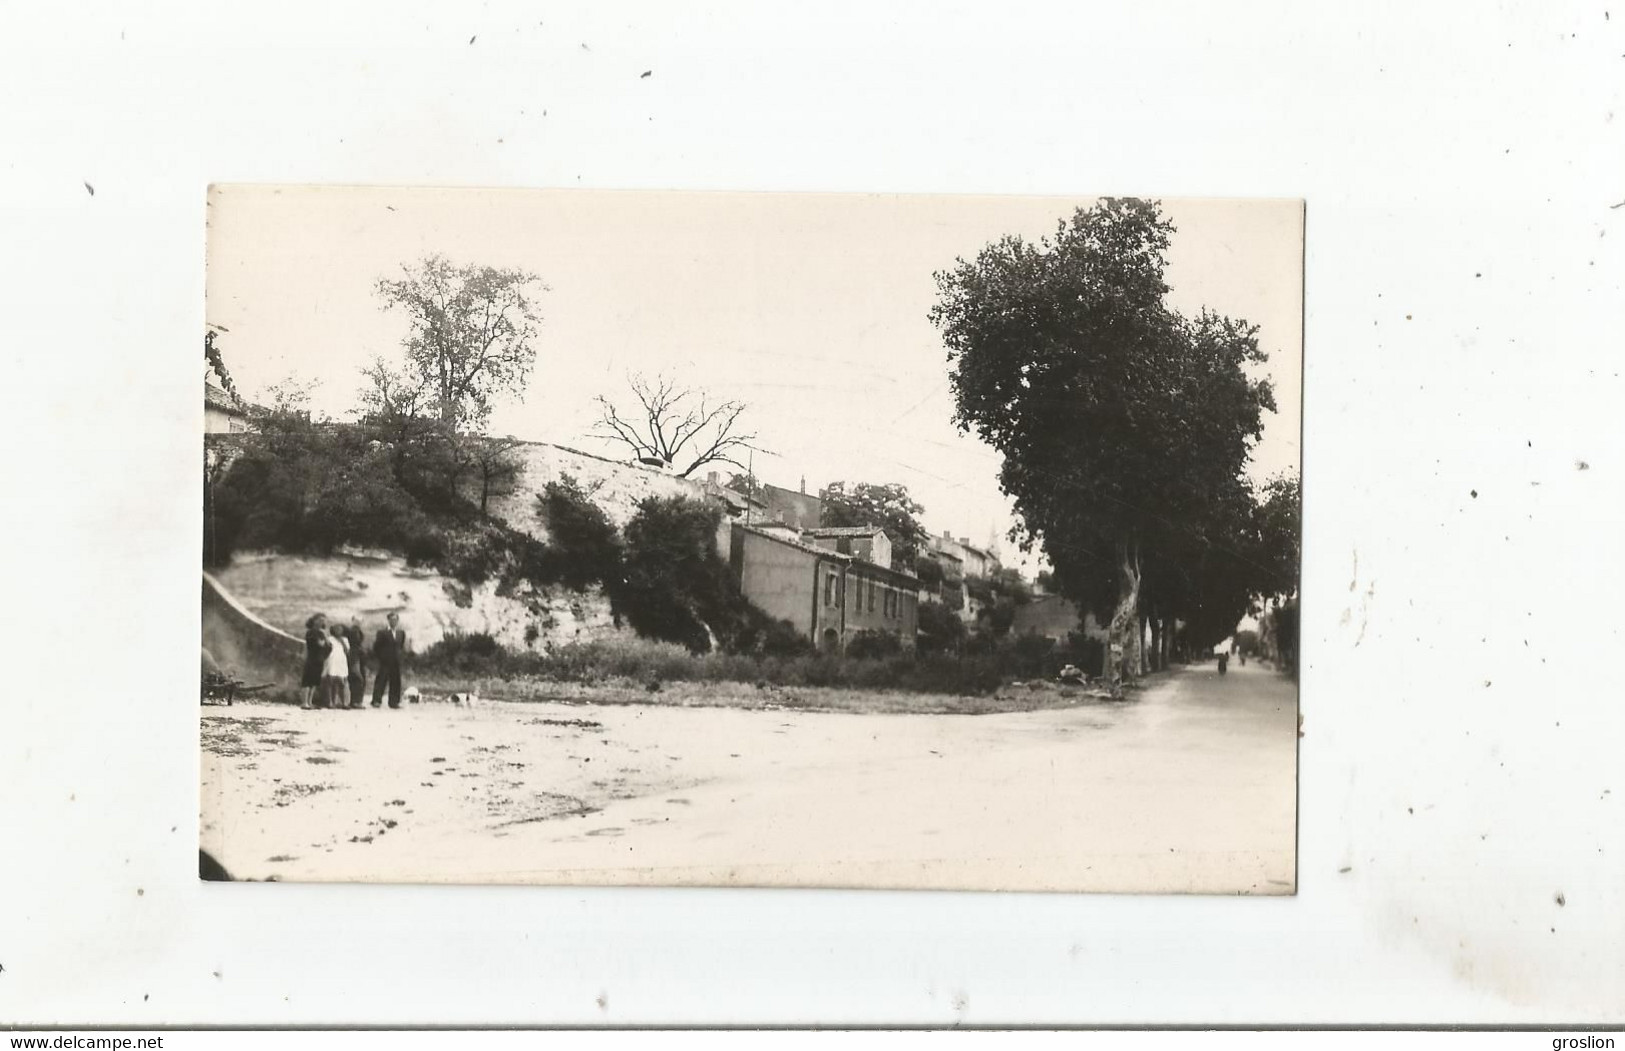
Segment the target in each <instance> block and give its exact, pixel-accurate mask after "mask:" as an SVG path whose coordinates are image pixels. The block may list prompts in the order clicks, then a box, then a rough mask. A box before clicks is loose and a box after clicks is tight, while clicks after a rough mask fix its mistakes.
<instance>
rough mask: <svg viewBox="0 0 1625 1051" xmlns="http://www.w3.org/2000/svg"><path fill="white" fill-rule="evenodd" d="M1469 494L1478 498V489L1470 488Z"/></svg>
mask: <svg viewBox="0 0 1625 1051" xmlns="http://www.w3.org/2000/svg"><path fill="white" fill-rule="evenodd" d="M1469 495H1470V496H1472V498H1473V499H1474V500H1477V499H1478V490H1477V489H1472V490H1469Z"/></svg>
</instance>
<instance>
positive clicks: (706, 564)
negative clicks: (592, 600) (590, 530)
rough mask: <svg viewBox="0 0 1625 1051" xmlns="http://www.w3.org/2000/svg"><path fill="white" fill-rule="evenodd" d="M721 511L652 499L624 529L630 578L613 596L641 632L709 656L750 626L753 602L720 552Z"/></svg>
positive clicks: (694, 503)
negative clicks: (747, 616)
mask: <svg viewBox="0 0 1625 1051" xmlns="http://www.w3.org/2000/svg"><path fill="white" fill-rule="evenodd" d="M721 520H722V512H721V510H720V509H718V508H717V507H715V506H713V505H710V504H705V503H701V502H699V501H697V500H690V499H687V498H685V497H680V496H671V497H649V498H647V499H645V500H643V501H642V502H641V503H639V504H638V509H637V512H636V513H635V514H634V515H633V516H632V519H631V520H630V521H629V522H627V523H626V527H625V529H624V530H622V536H623V537H624V540H625V546H624V551H625V554H624V557H623V561H622V567H623V578H622V580H621V581H620V583H619V585H618V586H617V587H616V588H614V589H612V591H611V598H612V599H613V600H615V601H616V603H617V606H618V608H619V609H621V610H622V611H624V613H625V614H626V617H627V620H629V621H630V622H631V624H632V627H633V628H634V629H635V630H636V631H637V633H638V634H639V635H644V636H648V637H652V638H656V639H661V640H664V641H666V642H676V643H680V644H682V645H684V646H686V647H688V649H689V650H690V651H691V652H694V653H705V652H707V651H708V650H710V649H711V640H712V638H713V636H715V637H716V638H717V639H718V641H721V642H723V643H724V645H726V644H727V642H728V640H729V639H730V638H731V637H732V636H733V635H734V634H735V633H736V632H737V631H738V630H739V629H740V628H741V627H743V621H744V618H745V611H746V603H745V602H744V600H743V599H742V598H741V597H740V596H739V592H738V588H737V586H736V585H735V584H734V581H733V577H732V575H731V574H730V573H729V572H728V566H727V563H725V562H723V561H722V557H721V556H720V555H718V554H717V548H716V533H717V528H718V526H719V524H720V523H721Z"/></svg>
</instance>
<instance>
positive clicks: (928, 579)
mask: <svg viewBox="0 0 1625 1051" xmlns="http://www.w3.org/2000/svg"><path fill="white" fill-rule="evenodd" d="M914 575H915V576H917V577H919V578H920V589H921V590H923V591H935V590H937V589H938V588H940V587H941V586H942V580H943V576H942V563H941V562H938V561H937V560H936V559H934V558H932V557H931V556H929V555H921V556H920V557H919V558H916V559H915V560H914Z"/></svg>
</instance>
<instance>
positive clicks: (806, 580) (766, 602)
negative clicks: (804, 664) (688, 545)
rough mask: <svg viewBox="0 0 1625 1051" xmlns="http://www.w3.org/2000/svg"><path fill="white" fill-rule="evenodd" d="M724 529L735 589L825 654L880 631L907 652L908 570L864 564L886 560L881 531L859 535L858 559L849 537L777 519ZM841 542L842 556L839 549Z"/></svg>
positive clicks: (911, 585)
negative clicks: (803, 529) (799, 530)
mask: <svg viewBox="0 0 1625 1051" xmlns="http://www.w3.org/2000/svg"><path fill="white" fill-rule="evenodd" d="M732 526H733V528H732V531H731V536H730V542H729V551H728V565H729V568H730V569H731V570H732V572H733V575H734V579H735V581H737V582H738V584H739V589H740V591H741V592H743V593H744V595H745V597H746V598H748V599H750V601H751V602H753V603H755V605H756V606H758V607H759V608H760V609H762V610H763V611H764V612H766V613H767V614H768V615H769V616H772V617H774V618H776V619H780V620H787V621H789V622H790V623H791V624H792V625H794V626H795V628H796V630H797V631H799V632H801V633H803V634H804V635H805V636H806V637H807V638H808V639H809V640H811V641H812V642H813V643H814V644H815V645H817V646H818V648H819V649H820V650H822V651H824V652H827V653H838V652H840V651H842V650H844V649H845V648H846V645H847V643H848V642H850V641H851V639H852V637H853V636H855V635H856V634H857V633H858V632H860V631H864V630H870V631H881V632H887V633H889V634H892V635H895V636H897V638H898V640H899V642H901V644H902V646H903V648H904V649H910V650H911V649H913V648H914V639H915V634H916V633H917V631H918V628H919V616H918V602H919V586H920V584H919V581H918V580H917V579H916V578H915V577H914V575H913V574H911V573H903V572H900V571H898V570H895V569H893V568H891V566H890V565H889V564H881V563H880V562H878V561H872V560H871V558H872V557H873V556H875V555H876V554H877V552H878V553H879V554H881V555H883V556H884V557H885V558H886V560H887V562H888V563H889V561H890V556H891V551H890V540H889V539H888V538H887V537H886V535H885V533H884V532H881V531H879V530H875V531H873V532H874V533H878V534H879V536H878V537H876V536H874V535H873V533H870V535H868V536H867V537H866V538H865V539H866V540H867V543H866V544H865V545H862V550H863V551H864V552H865V553H866V555H868V556H870V557H865V555H860V554H858V553H856V547H857V546H858V545H857V544H856V541H858V540H859V538H858V537H855V536H845V537H843V536H828V537H823V538H815V537H812V536H810V535H805V534H803V535H797V534H796V532H795V530H794V529H793V527H791V526H789V525H788V524H787V523H782V522H780V523H769V524H766V525H763V526H756V525H745V524H743V523H741V522H738V521H735V522H733V523H732ZM812 532H828V530H813V531H812ZM835 532H841V531H835ZM843 540H844V541H846V542H847V546H848V548H849V550H848V551H841V550H839V547H840V543H841V541H843ZM877 540H878V541H881V543H879V544H877V543H876V541H877Z"/></svg>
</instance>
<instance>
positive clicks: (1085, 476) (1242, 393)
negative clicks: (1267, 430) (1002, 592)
mask: <svg viewBox="0 0 1625 1051" xmlns="http://www.w3.org/2000/svg"><path fill="white" fill-rule="evenodd" d="M1173 232H1174V228H1173V225H1172V223H1170V222H1169V221H1168V220H1167V219H1166V218H1165V217H1164V216H1163V215H1162V212H1161V209H1160V207H1159V206H1158V205H1157V204H1156V203H1155V202H1150V201H1143V200H1137V199H1107V200H1105V201H1102V202H1100V203H1098V204H1096V205H1094V206H1092V207H1090V208H1087V209H1082V208H1080V209H1078V210H1077V211H1076V212H1075V214H1074V215H1073V216H1072V218H1071V219H1070V221H1066V220H1063V221H1062V222H1060V223H1059V224H1058V226H1057V229H1056V232H1055V234H1054V235H1053V236H1052V237H1047V238H1043V239H1041V240H1040V241H1038V242H1037V243H1030V242H1028V241H1025V240H1023V239H1022V238H1020V237H1016V236H1007V237H1004V238H1002V239H1000V240H999V241H997V242H995V243H993V244H991V245H988V246H987V247H986V248H984V249H983V250H982V251H981V252H980V253H978V254H977V256H976V257H975V259H973V260H971V261H968V262H967V261H965V260H964V259H960V260H958V261H956V264H955V266H954V267H953V268H951V269H949V270H946V271H943V272H940V273H938V274H937V286H938V290H939V294H940V295H939V300H938V302H937V304H936V305H935V307H934V308H933V309H932V311H931V319H932V321H933V322H934V323H935V324H936V325H937V326H938V328H939V329H940V330H941V332H942V335H943V339H944V342H945V344H946V346H947V349H948V361H949V363H950V367H951V372H950V378H951V381H952V384H953V388H954V394H955V403H956V411H955V418H956V421H957V422H958V423H959V425H960V426H961V428H963V429H967V430H968V429H972V428H974V429H975V430H976V432H977V433H978V434H979V435H980V436H981V437H982V438H983V440H985V441H986V442H988V443H989V444H990V445H992V446H993V447H994V448H996V449H998V450H999V452H1000V453H1002V454H1003V457H1004V462H1003V466H1002V468H1001V471H1000V484H1001V486H1002V488H1003V489H1004V491H1005V492H1006V493H1007V494H1009V495H1010V496H1012V497H1013V498H1014V499H1015V503H1016V510H1017V513H1018V515H1019V518H1020V522H1021V528H1022V531H1023V532H1022V536H1021V540H1022V543H1023V548H1024V549H1030V548H1031V546H1032V545H1033V544H1034V543H1039V544H1041V545H1042V547H1043V550H1044V552H1045V554H1046V555H1047V557H1048V560H1049V562H1050V564H1051V565H1052V566H1053V567H1054V574H1055V582H1056V584H1057V585H1058V586H1059V588H1060V590H1061V591H1062V593H1063V594H1065V595H1067V596H1068V597H1071V598H1073V599H1074V600H1075V601H1078V602H1079V604H1080V605H1081V606H1082V607H1083V608H1085V609H1091V610H1095V611H1099V612H1104V611H1106V610H1107V609H1109V610H1110V611H1111V615H1110V629H1109V630H1110V633H1111V638H1112V641H1113V643H1114V644H1116V645H1117V646H1120V647H1121V648H1122V652H1123V655H1124V662H1123V665H1124V667H1123V668H1121V669H1119V668H1116V667H1113V668H1111V669H1109V670H1108V673H1109V674H1115V673H1126V674H1127V675H1129V676H1132V675H1135V674H1137V673H1138V671H1139V669H1140V667H1141V662H1142V660H1143V655H1142V654H1141V653H1140V652H1139V646H1140V643H1139V640H1140V637H1141V627H1142V619H1141V618H1142V616H1143V615H1144V613H1143V611H1142V607H1141V592H1142V584H1149V583H1156V584H1157V585H1158V587H1159V589H1160V598H1161V600H1162V602H1161V604H1160V605H1156V606H1154V607H1153V612H1154V614H1155V615H1156V616H1157V617H1158V619H1159V620H1160V621H1161V622H1163V623H1164V624H1166V622H1167V621H1168V620H1169V619H1170V617H1172V616H1175V615H1178V614H1179V612H1180V608H1181V606H1182V605H1183V604H1185V603H1187V602H1189V601H1190V600H1191V591H1192V587H1193V581H1192V580H1191V579H1189V578H1190V577H1191V576H1192V574H1193V573H1194V574H1197V575H1199V574H1200V573H1201V572H1202V571H1201V570H1200V569H1199V568H1196V569H1193V564H1194V563H1199V561H1200V560H1199V559H1198V558H1195V557H1194V556H1195V554H1199V553H1200V552H1202V551H1204V550H1210V549H1212V548H1213V547H1214V546H1215V545H1228V544H1229V543H1231V542H1232V541H1233V540H1234V538H1233V537H1231V536H1230V535H1229V532H1230V531H1229V530H1228V529H1227V528H1224V525H1223V523H1224V522H1225V521H1226V520H1227V519H1228V518H1229V510H1228V505H1229V503H1230V497H1231V495H1232V494H1233V493H1234V491H1235V490H1236V489H1237V486H1238V479H1239V478H1240V476H1241V471H1242V468H1243V466H1244V464H1245V461H1246V457H1247V454H1248V451H1249V449H1250V446H1251V443H1252V442H1253V441H1255V440H1256V439H1257V437H1258V436H1259V434H1260V432H1261V428H1262V424H1261V414H1262V413H1263V412H1264V411H1265V410H1273V409H1274V407H1275V406H1274V398H1273V395H1272V393H1271V390H1270V387H1269V384H1268V383H1267V382H1266V381H1255V380H1252V379H1250V378H1249V377H1248V376H1247V374H1246V371H1245V369H1246V367H1247V366H1249V365H1251V364H1254V363H1256V362H1260V361H1262V360H1264V355H1263V353H1262V352H1261V351H1260V350H1259V349H1258V343H1257V329H1256V327H1255V326H1252V325H1249V324H1247V323H1245V322H1241V321H1235V320H1232V319H1229V318H1225V317H1221V316H1219V315H1217V314H1213V313H1211V312H1208V311H1204V312H1203V313H1202V314H1201V315H1200V316H1199V317H1197V318H1195V319H1187V318H1184V317H1181V316H1180V315H1178V314H1177V313H1175V312H1174V311H1173V310H1171V309H1170V308H1169V307H1168V306H1167V305H1166V304H1165V302H1164V296H1165V295H1166V293H1167V291H1168V287H1167V285H1166V283H1165V282H1164V280H1163V272H1164V267H1165V263H1166V260H1165V255H1166V252H1167V250H1168V246H1169V237H1170V235H1171V234H1172V233H1173ZM1210 526H1211V528H1210ZM1176 569H1177V570H1179V572H1175V570H1176ZM1246 590H1247V589H1246V588H1245V587H1243V588H1242V594H1243V602H1245V594H1246ZM1148 597H1151V596H1148ZM1232 626H1233V622H1232ZM1163 634H1164V635H1166V628H1164V629H1163Z"/></svg>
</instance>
